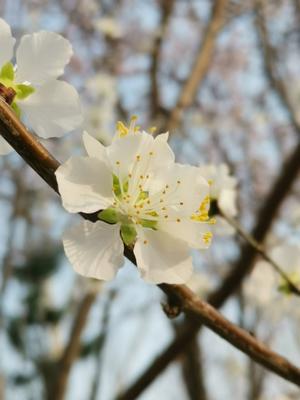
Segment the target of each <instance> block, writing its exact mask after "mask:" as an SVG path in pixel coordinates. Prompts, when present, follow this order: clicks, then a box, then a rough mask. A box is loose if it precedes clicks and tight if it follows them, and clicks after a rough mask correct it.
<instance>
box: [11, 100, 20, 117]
mask: <svg viewBox="0 0 300 400" xmlns="http://www.w3.org/2000/svg"><path fill="white" fill-rule="evenodd" d="M11 108H12V109H13V110H14V112H15V113H16V115H17V117H18V118H20V117H21V110H20V108H19V106H18V105H17V103H15V102H13V103H12V104H11Z"/></svg>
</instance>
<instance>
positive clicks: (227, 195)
mask: <svg viewBox="0 0 300 400" xmlns="http://www.w3.org/2000/svg"><path fill="white" fill-rule="evenodd" d="M236 194H237V192H236V191H235V190H230V189H228V190H226V189H225V190H222V191H221V193H220V196H219V199H218V206H219V207H220V210H221V211H222V212H223V213H224V214H225V215H229V216H231V217H235V216H236V215H237V208H236Z"/></svg>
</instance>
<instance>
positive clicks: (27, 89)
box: [16, 84, 35, 100]
mask: <svg viewBox="0 0 300 400" xmlns="http://www.w3.org/2000/svg"><path fill="white" fill-rule="evenodd" d="M16 88H17V98H18V99H19V100H24V99H26V97H28V96H30V95H31V94H32V93H34V91H35V89H34V87H33V86H30V85H23V84H20V85H17V86H16Z"/></svg>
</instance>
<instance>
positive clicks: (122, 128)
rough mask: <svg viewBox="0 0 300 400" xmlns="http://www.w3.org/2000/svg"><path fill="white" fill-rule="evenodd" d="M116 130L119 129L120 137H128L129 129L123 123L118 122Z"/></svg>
mask: <svg viewBox="0 0 300 400" xmlns="http://www.w3.org/2000/svg"><path fill="white" fill-rule="evenodd" d="M116 129H117V132H118V134H119V135H120V137H124V136H126V135H128V132H129V129H128V128H127V126H126V125H124V124H123V122H122V121H118V122H117V126H116Z"/></svg>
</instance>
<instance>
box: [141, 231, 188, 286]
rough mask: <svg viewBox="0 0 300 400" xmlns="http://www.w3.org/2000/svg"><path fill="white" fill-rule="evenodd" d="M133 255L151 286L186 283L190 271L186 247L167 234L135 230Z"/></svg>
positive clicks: (183, 243)
mask: <svg viewBox="0 0 300 400" xmlns="http://www.w3.org/2000/svg"><path fill="white" fill-rule="evenodd" d="M134 254H135V257H136V260H137V265H138V268H139V270H140V271H141V275H142V277H143V278H144V279H145V281H147V282H152V283H156V284H158V283H176V284H180V283H185V282H187V281H188V279H189V278H190V276H191V275H192V271H193V263H192V257H191V255H190V251H189V247H188V245H187V244H186V243H185V242H183V241H181V240H178V239H175V238H174V237H172V236H170V235H168V234H167V233H164V232H160V231H155V230H153V229H141V228H140V229H138V240H137V242H136V244H135V246H134Z"/></svg>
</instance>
